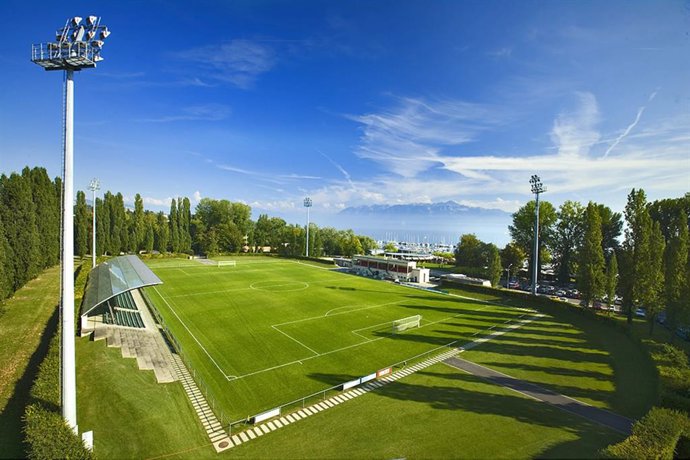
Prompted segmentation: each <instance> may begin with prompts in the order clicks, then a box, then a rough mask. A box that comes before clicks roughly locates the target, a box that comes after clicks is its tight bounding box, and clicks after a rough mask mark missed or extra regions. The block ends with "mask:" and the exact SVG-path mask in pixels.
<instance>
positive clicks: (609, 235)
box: [597, 204, 623, 257]
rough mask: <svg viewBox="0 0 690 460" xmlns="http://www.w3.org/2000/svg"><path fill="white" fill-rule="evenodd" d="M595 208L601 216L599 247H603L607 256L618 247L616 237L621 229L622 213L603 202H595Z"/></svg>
mask: <svg viewBox="0 0 690 460" xmlns="http://www.w3.org/2000/svg"><path fill="white" fill-rule="evenodd" d="M597 208H598V210H599V217H600V218H601V247H602V248H603V249H604V256H605V257H609V256H610V255H611V253H612V252H614V251H618V249H619V248H620V243H619V242H618V238H619V237H620V236H621V233H622V230H623V220H622V215H621V213H620V212H613V211H611V208H609V207H608V206H604V205H603V204H597Z"/></svg>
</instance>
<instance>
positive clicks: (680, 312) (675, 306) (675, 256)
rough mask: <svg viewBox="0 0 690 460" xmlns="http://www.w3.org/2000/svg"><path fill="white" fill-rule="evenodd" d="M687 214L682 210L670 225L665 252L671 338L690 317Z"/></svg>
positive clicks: (667, 319) (672, 338)
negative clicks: (687, 291)
mask: <svg viewBox="0 0 690 460" xmlns="http://www.w3.org/2000/svg"><path fill="white" fill-rule="evenodd" d="M687 221H688V218H687V214H685V211H684V210H682V209H681V210H680V211H679V212H678V213H677V214H676V216H675V218H674V219H673V221H672V222H671V225H670V226H669V229H668V230H669V241H668V244H667V245H666V252H665V254H664V282H665V286H664V288H665V295H666V305H667V307H666V308H667V310H666V323H667V324H668V325H669V326H670V331H671V340H672V341H673V340H675V330H676V328H677V327H678V324H680V322H681V321H687V320H688V319H690V302H688V297H686V293H685V290H686V286H685V284H686V282H687V281H686V280H687V277H688V273H689V272H690V270H689V269H688V225H687Z"/></svg>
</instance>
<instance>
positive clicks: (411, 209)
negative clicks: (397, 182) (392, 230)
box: [339, 201, 510, 217]
mask: <svg viewBox="0 0 690 460" xmlns="http://www.w3.org/2000/svg"><path fill="white" fill-rule="evenodd" d="M339 214H340V215H344V216H364V215H378V216H381V215H384V216H397V215H405V216H411V215H413V216H446V217H447V216H460V215H462V216H465V217H469V216H470V215H474V216H479V215H481V216H487V215H493V216H500V217H506V216H508V217H509V216H510V213H507V212H505V211H501V210H499V209H485V208H476V207H470V206H464V205H461V204H460V203H458V202H456V201H445V202H441V203H410V204H394V205H385V204H374V205H370V206H353V207H349V208H345V209H343V210H342V211H340V213H339Z"/></svg>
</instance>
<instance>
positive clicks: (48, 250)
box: [22, 168, 60, 268]
mask: <svg viewBox="0 0 690 460" xmlns="http://www.w3.org/2000/svg"><path fill="white" fill-rule="evenodd" d="M22 175H25V176H26V177H25V180H29V181H30V182H31V192H32V199H33V202H34V205H35V209H36V230H37V232H38V235H39V241H40V247H39V253H40V259H39V267H40V268H47V267H51V266H53V265H55V264H57V263H58V261H59V260H60V200H59V199H58V198H57V196H56V195H55V193H54V190H55V188H54V187H55V185H54V184H53V182H52V181H51V180H50V178H49V177H48V173H47V172H46V170H45V168H33V169H32V170H30V171H29V169H28V168H24V171H23V172H22Z"/></svg>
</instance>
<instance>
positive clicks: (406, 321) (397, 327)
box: [393, 315, 422, 334]
mask: <svg viewBox="0 0 690 460" xmlns="http://www.w3.org/2000/svg"><path fill="white" fill-rule="evenodd" d="M421 324H422V315H414V316H410V317H407V318H403V319H396V320H395V321H393V333H394V334H395V333H398V332H402V331H404V330H406V329H410V328H413V327H419V326H420V325H421Z"/></svg>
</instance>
